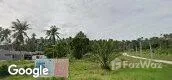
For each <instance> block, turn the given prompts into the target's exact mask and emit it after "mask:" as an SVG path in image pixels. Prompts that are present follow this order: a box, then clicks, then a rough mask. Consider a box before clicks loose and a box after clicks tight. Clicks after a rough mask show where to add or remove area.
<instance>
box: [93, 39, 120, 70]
mask: <svg viewBox="0 0 172 80" xmlns="http://www.w3.org/2000/svg"><path fill="white" fill-rule="evenodd" d="M114 52H115V45H114V43H113V41H110V40H109V41H106V40H99V41H97V42H96V43H94V44H93V46H92V53H93V56H94V57H96V59H97V61H98V62H99V63H100V64H101V67H102V68H103V69H108V70H110V66H109V64H110V61H111V60H112V59H114V58H115V57H117V56H118V55H117V54H115V55H113V53H114ZM112 55H113V56H112Z"/></svg>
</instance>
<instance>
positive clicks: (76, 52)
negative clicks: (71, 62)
mask: <svg viewBox="0 0 172 80" xmlns="http://www.w3.org/2000/svg"><path fill="white" fill-rule="evenodd" d="M70 44H71V48H72V50H73V56H74V57H75V58H76V59H81V58H82V57H83V55H85V54H86V53H87V52H88V51H89V39H88V38H86V35H84V33H83V32H81V31H80V32H79V33H78V34H77V35H76V37H75V38H74V39H73V40H72V42H71V43H70Z"/></svg>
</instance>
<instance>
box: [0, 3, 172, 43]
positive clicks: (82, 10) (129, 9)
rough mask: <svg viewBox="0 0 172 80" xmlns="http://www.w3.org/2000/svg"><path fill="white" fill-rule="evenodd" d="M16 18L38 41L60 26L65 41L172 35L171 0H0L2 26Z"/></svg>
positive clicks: (0, 23)
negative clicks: (80, 37) (77, 36)
mask: <svg viewBox="0 0 172 80" xmlns="http://www.w3.org/2000/svg"><path fill="white" fill-rule="evenodd" d="M17 18H18V19H20V20H21V21H28V23H29V24H30V27H31V28H32V29H31V30H29V35H30V34H31V33H36V34H37V36H38V37H41V36H44V35H45V31H44V30H46V29H48V28H49V27H50V26H51V25H57V26H58V27H60V28H61V29H60V32H61V35H60V36H61V37H63V38H65V37H69V36H72V37H73V36H74V35H75V34H76V33H77V32H79V31H83V32H84V33H85V34H86V35H87V36H88V37H89V38H91V39H109V38H112V39H117V40H126V39H127V40H131V39H136V38H138V37H142V36H143V37H151V36H159V35H160V34H163V33H172V0H0V26H2V27H5V28H7V27H10V26H11V22H12V21H15V20H16V19H17Z"/></svg>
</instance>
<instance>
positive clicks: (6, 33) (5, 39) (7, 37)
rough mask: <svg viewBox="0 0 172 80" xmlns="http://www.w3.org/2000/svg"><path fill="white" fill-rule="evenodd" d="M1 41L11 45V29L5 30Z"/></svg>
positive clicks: (2, 32)
mask: <svg viewBox="0 0 172 80" xmlns="http://www.w3.org/2000/svg"><path fill="white" fill-rule="evenodd" d="M0 35H1V39H0V41H1V42H3V41H6V42H7V43H11V39H10V38H9V37H10V35H11V30H10V29H3V30H2V31H1V33H0Z"/></svg>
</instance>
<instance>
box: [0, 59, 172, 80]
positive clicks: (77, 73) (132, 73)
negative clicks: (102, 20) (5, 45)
mask: <svg viewBox="0 0 172 80" xmlns="http://www.w3.org/2000/svg"><path fill="white" fill-rule="evenodd" d="M119 58H121V59H122V60H127V61H130V62H138V61H139V60H138V59H133V58H129V57H123V56H121V57H119ZM7 62H8V61H7ZM7 62H3V63H2V62H0V65H2V64H12V63H13V64H14V63H16V64H18V65H21V66H24V65H33V64H34V63H33V62H32V61H14V62H13V61H11V62H8V63H7ZM69 72H70V73H69V78H68V80H171V78H172V77H171V74H172V65H166V64H163V68H162V69H152V68H148V69H147V68H143V69H141V68H138V69H129V68H123V69H119V70H116V71H106V70H102V69H101V68H100V66H99V64H98V63H96V62H93V61H90V60H89V59H84V60H72V61H71V62H70V67H69ZM0 79H1V80H36V79H35V78H33V77H32V76H7V77H1V78H0ZM39 80H56V79H55V78H41V79H39ZM57 80H61V79H57Z"/></svg>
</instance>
